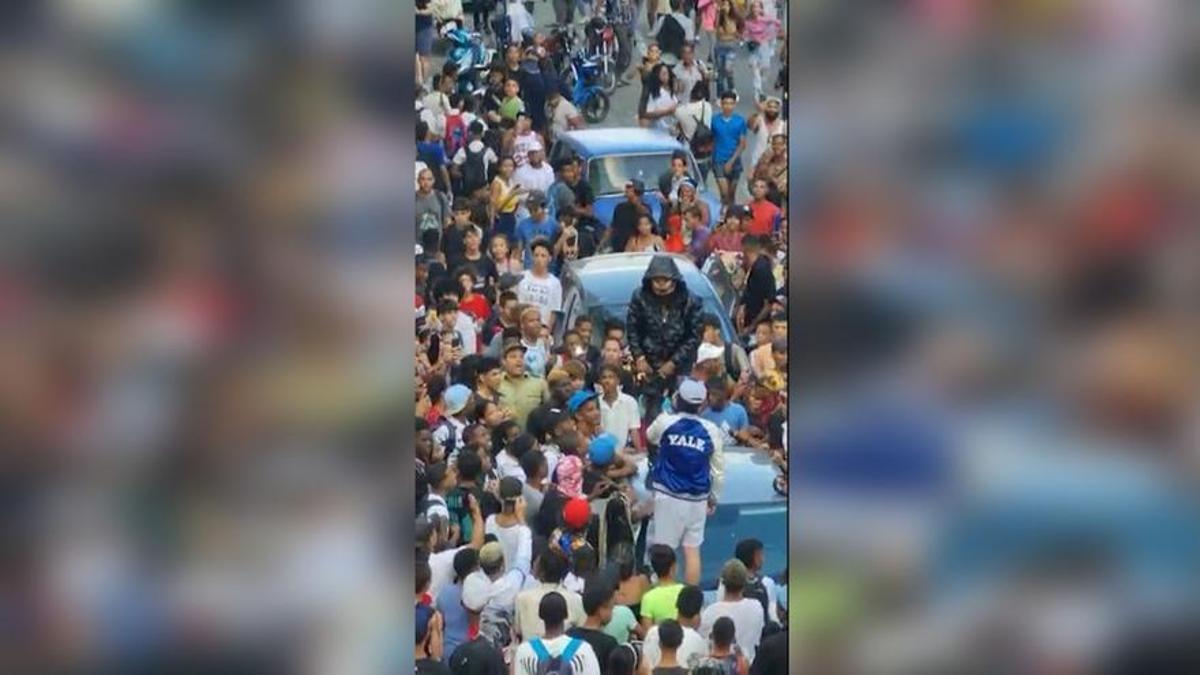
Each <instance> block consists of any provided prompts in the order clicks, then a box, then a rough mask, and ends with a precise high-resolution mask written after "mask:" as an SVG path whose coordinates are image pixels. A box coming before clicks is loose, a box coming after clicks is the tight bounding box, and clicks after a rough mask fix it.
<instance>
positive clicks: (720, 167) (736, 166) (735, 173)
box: [712, 157, 742, 181]
mask: <svg viewBox="0 0 1200 675" xmlns="http://www.w3.org/2000/svg"><path fill="white" fill-rule="evenodd" d="M725 161H726V162H727V161H729V160H725ZM712 172H713V176H715V177H716V179H717V180H721V179H726V180H733V181H736V180H737V179H738V178H741V177H742V158H741V157H739V158H737V159H736V160H735V161H734V162H733V170H732V171H730V172H729V173H725V162H718V161H717V160H716V159H714V160H713V161H712Z"/></svg>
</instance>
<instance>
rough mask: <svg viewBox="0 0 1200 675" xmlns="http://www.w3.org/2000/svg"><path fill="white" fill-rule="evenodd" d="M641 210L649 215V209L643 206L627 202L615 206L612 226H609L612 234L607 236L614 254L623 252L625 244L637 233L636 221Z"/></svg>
mask: <svg viewBox="0 0 1200 675" xmlns="http://www.w3.org/2000/svg"><path fill="white" fill-rule="evenodd" d="M643 210H644V211H645V212H646V213H649V212H650V207H648V206H646V205H645V204H640V205H637V206H634V205H633V204H631V203H630V202H629V201H628V200H627V201H623V202H621V203H620V204H617V207H616V208H615V209H613V217H612V225H610V227H611V228H612V234H611V235H609V241H610V243H612V250H613V251H614V252H616V253H624V252H625V244H627V243H629V238H630V237H632V236H633V233H634V232H635V231H637V223H638V219H639V218H640V217H641V215H642V212H643Z"/></svg>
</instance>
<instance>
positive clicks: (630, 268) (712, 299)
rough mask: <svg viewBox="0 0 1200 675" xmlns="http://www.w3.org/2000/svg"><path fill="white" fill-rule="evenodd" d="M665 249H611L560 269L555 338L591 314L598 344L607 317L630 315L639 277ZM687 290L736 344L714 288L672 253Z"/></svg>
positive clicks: (684, 259)
mask: <svg viewBox="0 0 1200 675" xmlns="http://www.w3.org/2000/svg"><path fill="white" fill-rule="evenodd" d="M656 255H670V254H664V253H613V254H609V255H599V256H592V257H590V258H584V259H583V260H576V261H573V262H571V263H570V264H568V265H566V266H565V267H564V268H563V270H562V275H561V279H562V285H563V320H562V321H558V322H556V323H555V328H554V330H555V336H554V337H555V340H562V336H563V332H564V331H565V330H566V327H567V326H573V325H575V320H576V319H578V318H579V317H580V316H590V317H591V318H592V324H593V325H594V326H595V327H596V330H593V331H592V342H593V344H595V345H596V346H597V347H599V346H600V345H601V343H602V342H603V340H604V330H603V327H604V323H605V322H606V321H608V320H609V319H620V320H621V321H622V322H624V321H625V319H626V317H627V316H628V315H629V299H630V297H632V296H633V292H634V291H635V290H636V289H637V288H639V287H640V286H641V285H642V277H643V276H644V275H645V274H646V268H647V267H648V266H649V265H650V260H651V259H652V258H654V256H656ZM671 257H673V258H674V259H675V265H676V266H677V267H678V268H679V273H680V274H681V275H683V281H684V283H685V284H687V287H688V291H689V292H690V293H692V294H693V295H695V296H697V297H699V298H700V301H701V302H703V303H704V311H705V313H709V314H715V315H716V316H717V317H718V318H719V319H720V321H721V337H722V339H723V340H724V341H725V344H735V343H736V339H735V332H734V328H733V322H732V321H731V320H730V319H729V312H728V310H727V309H726V308H725V306H724V305H723V304H722V302H721V299H720V297H719V296H718V295H717V292H716V290H714V289H713V286H712V284H711V283H709V281H708V279H707V278H705V276H704V275H703V274H701V273H700V270H699V269H697V268H696V265H695V264H693V263H692V261H691V259H689V258H688V257H687V256H683V255H672V256H671Z"/></svg>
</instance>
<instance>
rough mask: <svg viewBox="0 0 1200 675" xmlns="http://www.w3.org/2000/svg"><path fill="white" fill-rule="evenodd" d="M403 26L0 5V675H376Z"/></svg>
mask: <svg viewBox="0 0 1200 675" xmlns="http://www.w3.org/2000/svg"><path fill="white" fill-rule="evenodd" d="M404 10H405V7H404V6H403V4H401V6H396V5H395V3H372V2H369V1H362V2H358V1H356V2H337V3H325V2H284V1H274V0H271V1H267V0H263V1H255V2H222V1H211V0H208V1H205V2H193V1H188V0H174V1H159V2H149V1H139V0H122V1H120V2H100V3H97V2H80V1H78V0H62V1H56V2H29V1H14V2H6V3H3V8H2V9H0V17H2V19H0V26H2V28H0V30H3V31H4V39H3V41H2V42H0V44H2V45H3V46H0V71H2V72H3V81H4V82H5V87H4V90H5V91H4V94H3V96H2V99H0V100H2V104H0V128H2V129H3V132H2V138H3V144H4V145H3V151H2V152H0V176H2V179H0V191H2V195H3V196H2V197H0V209H2V210H3V215H2V216H0V220H2V222H3V227H2V228H0V236H2V237H3V244H2V246H0V340H2V341H3V348H0V425H2V428H3V430H2V431H0V444H2V445H3V451H2V453H0V457H2V458H3V459H2V460H0V465H2V466H3V469H2V471H0V476H2V479H0V480H2V481H3V491H2V494H3V500H4V509H3V527H2V532H3V536H4V541H3V543H2V544H0V551H3V553H2V554H0V557H2V560H3V563H2V564H0V615H2V616H3V620H2V621H0V670H2V671H4V672H8V673H18V672H39V673H45V672H97V671H99V672H126V673H127V672H224V673H232V672H239V673H242V672H329V673H335V672H336V673H354V672H398V671H399V670H401V669H402V668H401V667H399V666H397V663H400V662H402V657H403V655H404V653H405V652H404V648H402V647H401V646H400V645H408V643H409V641H408V640H407V639H406V640H400V639H397V626H396V624H395V621H396V620H397V617H398V616H399V613H398V612H397V610H396V609H395V608H396V607H397V606H402V605H404V602H402V601H401V598H402V597H403V596H405V595H406V594H407V592H408V589H409V588H411V581H410V582H409V583H408V584H407V585H404V586H403V588H404V591H403V592H400V591H398V590H397V588H398V580H397V576H398V574H400V572H401V570H402V569H403V566H404V564H407V563H408V561H409V560H410V558H411V553H409V551H410V547H409V546H402V547H400V549H399V550H403V551H405V554H404V556H401V557H397V556H395V555H394V554H393V551H395V550H397V549H396V546H397V545H398V542H397V541H396V540H397V539H398V538H399V536H400V535H399V534H398V533H395V534H393V531H394V530H393V528H391V527H390V523H391V522H393V520H392V519H391V518H390V517H389V516H390V514H391V513H392V510H393V508H394V506H393V504H394V502H395V500H396V498H397V497H398V493H399V491H400V489H401V487H402V486H403V484H404V483H403V480H404V479H403V475H402V474H401V466H402V458H403V456H404V455H406V454H407V453H405V452H403V450H404V449H405V447H406V446H405V444H403V443H401V441H400V439H401V438H403V434H402V433H401V432H402V429H403V427H402V426H401V425H402V424H404V423H403V422H401V421H400V420H411V419H412V415H411V413H406V412H405V410H406V409H407V408H406V405H411V401H412V400H413V394H412V391H411V386H412V379H411V365H409V366H408V367H407V368H405V364H406V362H408V363H411V361H410V360H411V358H412V351H411V350H412V345H411V342H406V341H405V340H404V339H403V338H402V336H412V335H413V334H414V331H413V328H412V324H411V318H410V317H409V316H408V315H407V313H408V311H410V308H411V307H412V304H411V303H412V301H411V298H412V297H413V296H412V286H411V284H412V281H411V279H412V278H413V267H412V264H411V260H412V251H413V246H414V242H413V234H412V232H413V230H412V228H411V226H410V227H407V228H406V227H401V226H400V225H401V223H402V222H404V221H405V218H404V214H405V211H406V209H407V211H408V217H407V220H408V221H409V222H410V223H411V221H412V216H411V207H410V206H408V205H407V204H404V203H401V197H400V196H399V195H404V196H405V198H407V197H408V195H410V194H411V188H407V186H408V185H409V184H411V181H412V180H413V179H412V177H411V174H410V173H407V172H411V170H412V168H411V167H412V166H413V163H412V161H413V160H412V153H413V143H412V125H413V124H414V121H413V119H412V117H411V115H412V110H413V108H412V101H411V98H409V99H408V101H407V103H403V104H402V103H401V100H400V99H401V97H405V98H407V97H409V96H411V93H412V85H411V82H412V81H413V80H412V74H411V72H409V73H408V74H407V75H405V74H403V73H404V70H405V69H409V68H411V67H412V66H411V63H412V60H413V59H412V53H413V52H412V48H411V46H409V47H408V48H402V46H403V43H402V41H401V40H400V38H402V37H404V36H406V35H408V36H409V37H408V38H407V40H408V42H409V44H410V45H411V17H412V10H411V6H409V8H408V9H407V11H404ZM406 31H408V32H407V33H406ZM400 92H404V93H403V94H401V93H400ZM402 111H403V113H404V115H408V116H404V115H401V114H400V113H401V112H402ZM401 139H403V141H405V142H401ZM405 176H407V178H405ZM397 186H399V187H404V188H406V189H403V190H398V189H396V188H397ZM406 299H407V300H406ZM409 438H411V436H409ZM408 447H409V448H410V447H411V446H408ZM409 456H411V455H409ZM409 461H411V460H409ZM403 501H405V502H411V501H412V500H411V499H408V500H403ZM400 520H401V521H402V522H411V521H412V519H411V516H410V517H409V518H406V519H400ZM408 616H411V614H408ZM406 635H407V633H406ZM407 649H408V650H411V647H407ZM408 653H411V652H408ZM409 658H411V656H410V657H409Z"/></svg>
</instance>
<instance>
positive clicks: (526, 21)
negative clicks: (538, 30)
mask: <svg viewBox="0 0 1200 675" xmlns="http://www.w3.org/2000/svg"><path fill="white" fill-rule="evenodd" d="M505 13H506V14H508V20H509V22H510V23H509V28H510V29H511V34H510V37H511V39H512V42H513V44H520V43H521V40H522V37H521V35H522V33H524V32H525V31H526V30H533V17H532V16H530V15H529V12H528V11H526V9H525V3H523V2H510V3H508V7H507V8H506V12H505Z"/></svg>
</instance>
